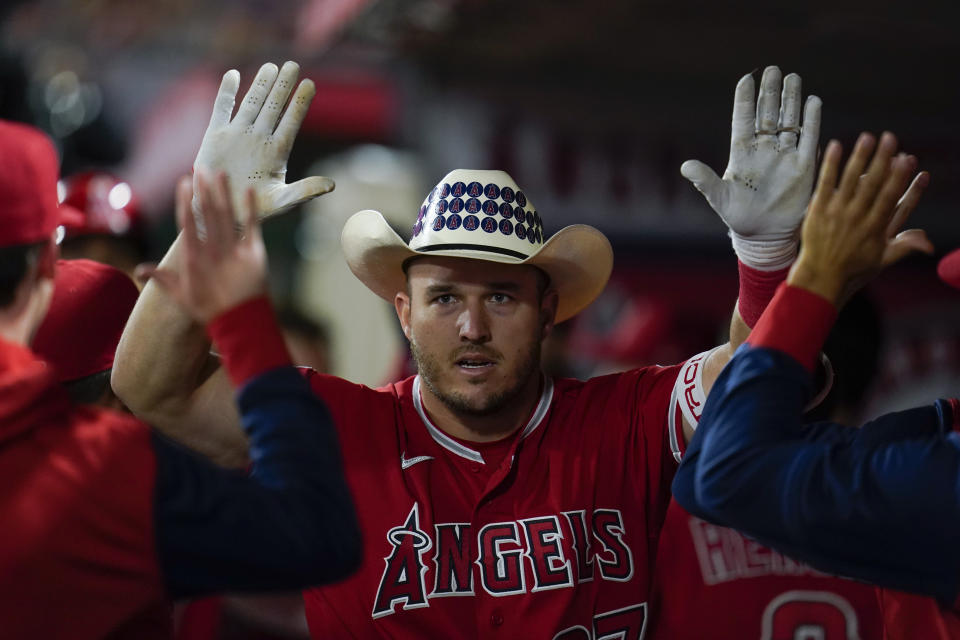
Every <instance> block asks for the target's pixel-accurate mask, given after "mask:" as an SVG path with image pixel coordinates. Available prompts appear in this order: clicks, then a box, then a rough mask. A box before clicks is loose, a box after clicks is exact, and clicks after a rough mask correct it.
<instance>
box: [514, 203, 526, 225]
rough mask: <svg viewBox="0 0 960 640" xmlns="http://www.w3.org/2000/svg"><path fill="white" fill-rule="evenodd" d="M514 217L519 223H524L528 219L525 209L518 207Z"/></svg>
mask: <svg viewBox="0 0 960 640" xmlns="http://www.w3.org/2000/svg"><path fill="white" fill-rule="evenodd" d="M517 201H518V202H519V198H518V199H517ZM513 215H514V217H515V218H516V219H517V222H523V221H524V220H525V219H526V215H527V214H526V213H524V211H523V209H521V208H520V207H516V208H515V209H514V210H513Z"/></svg>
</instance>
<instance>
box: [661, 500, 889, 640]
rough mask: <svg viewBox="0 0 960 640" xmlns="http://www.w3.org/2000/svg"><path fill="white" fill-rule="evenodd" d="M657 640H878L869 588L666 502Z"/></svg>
mask: <svg viewBox="0 0 960 640" xmlns="http://www.w3.org/2000/svg"><path fill="white" fill-rule="evenodd" d="M650 615H651V624H650V630H651V633H650V638H652V639H655V640H661V639H662V640H668V639H669V640H684V639H687V638H689V639H690V640H693V639H696V640H702V639H703V638H712V639H717V640H723V639H725V638H730V639H735V640H796V639H797V638H822V639H823V640H873V639H876V640H880V638H881V637H882V632H883V631H882V630H883V620H882V616H881V612H880V607H879V604H878V602H877V596H876V593H875V589H874V587H872V586H869V585H865V584H861V583H859V582H854V581H852V580H846V579H843V578H835V577H832V576H828V575H826V574H823V573H820V572H818V571H815V570H814V569H811V568H810V567H808V566H806V565H804V564H802V563H800V562H797V561H795V560H791V559H790V558H787V557H785V556H783V555H781V554H779V553H777V552H776V551H773V550H771V549H768V548H766V547H764V546H762V545H760V544H759V543H757V542H754V541H753V540H750V539H749V538H747V537H745V536H743V535H741V534H740V533H739V532H737V531H734V530H733V529H727V528H726V527H720V526H716V525H713V524H710V523H708V522H705V521H703V520H701V519H700V518H697V517H695V516H692V515H690V514H689V513H687V512H686V511H684V509H683V507H681V506H680V505H679V504H677V503H676V502H675V501H673V500H671V501H670V507H669V509H668V510H667V519H666V522H665V523H664V526H663V531H662V532H661V534H660V546H659V550H658V553H657V561H656V572H655V575H654V587H653V595H652V597H651V610H650Z"/></svg>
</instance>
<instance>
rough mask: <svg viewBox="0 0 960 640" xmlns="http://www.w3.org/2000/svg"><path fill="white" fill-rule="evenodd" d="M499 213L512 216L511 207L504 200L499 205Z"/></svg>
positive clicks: (506, 216) (508, 216)
mask: <svg viewBox="0 0 960 640" xmlns="http://www.w3.org/2000/svg"><path fill="white" fill-rule="evenodd" d="M500 215H502V216H503V217H504V218H512V217H513V207H511V206H510V205H508V204H507V203H506V202H504V203H503V204H502V205H500Z"/></svg>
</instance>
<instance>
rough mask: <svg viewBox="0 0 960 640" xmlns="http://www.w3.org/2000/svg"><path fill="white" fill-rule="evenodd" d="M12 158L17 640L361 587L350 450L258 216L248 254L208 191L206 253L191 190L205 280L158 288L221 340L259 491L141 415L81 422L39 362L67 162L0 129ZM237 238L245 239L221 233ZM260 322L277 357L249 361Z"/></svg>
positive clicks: (10, 334)
mask: <svg viewBox="0 0 960 640" xmlns="http://www.w3.org/2000/svg"><path fill="white" fill-rule="evenodd" d="M0 145H2V149H0V163H2V171H0V194H2V198H0V201H2V206H0V220H2V224H0V486H2V487H3V499H2V500H0V518H2V520H3V522H4V523H5V531H4V544H3V545H0V568H2V570H0V620H3V624H4V629H3V634H4V636H9V637H11V638H57V637H61V638H77V639H86V638H90V639H93V638H104V637H111V638H126V637H129V638H166V637H169V633H170V628H169V619H168V618H167V617H166V616H164V615H159V614H158V612H159V611H163V607H164V602H165V599H166V598H167V597H186V596H193V595H197V594H203V593H210V592H217V591H223V590H227V589H230V590H241V591H243V590H247V591H250V590H265V589H282V588H286V589H294V588H300V587H303V586H306V585H310V584H315V583H320V582H323V581H325V580H331V579H336V578H339V577H342V576H343V575H345V574H346V573H348V572H349V571H350V570H352V569H353V568H354V566H355V564H356V560H357V558H358V556H359V544H360V543H359V537H358V535H357V529H356V523H355V520H354V517H353V505H352V502H351V500H350V497H349V494H348V491H347V488H346V486H345V484H344V480H343V474H342V471H341V469H340V462H339V455H338V451H337V449H338V447H337V442H336V436H335V433H334V432H333V430H332V426H331V425H330V422H329V416H328V414H327V412H326V410H325V409H324V407H323V406H322V405H321V404H320V403H319V402H318V400H317V399H316V397H315V396H314V395H313V394H311V393H310V392H309V390H308V388H307V387H306V385H305V384H304V383H303V381H302V378H301V376H300V375H299V374H298V373H297V372H296V371H295V370H294V369H293V368H292V367H291V366H289V356H288V355H287V354H286V350H285V347H284V346H283V342H282V338H281V337H280V335H279V331H278V330H277V329H276V325H275V324H274V322H273V320H272V317H271V314H270V309H269V305H268V303H267V302H266V299H265V297H264V296H263V289H264V287H265V282H266V272H265V257H264V251H263V246H262V239H261V238H260V235H259V233H258V227H256V220H255V217H252V214H253V211H254V209H253V205H252V203H250V204H249V205H248V206H249V209H248V211H249V212H250V214H251V215H250V216H248V217H247V219H248V221H249V223H250V226H248V227H247V228H248V230H249V233H248V234H247V236H246V239H245V240H244V241H237V240H235V239H234V238H233V230H234V214H233V210H232V205H231V204H230V203H229V202H228V201H227V198H226V195H225V194H226V187H225V185H224V184H223V183H222V182H219V183H217V184H216V185H215V187H213V188H210V187H207V185H205V184H200V185H199V188H200V192H199V194H200V197H201V199H202V201H203V203H204V206H203V207H202V212H201V213H200V214H199V218H200V222H199V223H196V224H203V225H204V227H205V229H207V231H208V232H209V233H208V234H207V237H206V241H205V242H202V241H201V240H200V238H199V237H198V234H197V232H196V224H195V223H193V217H192V215H191V214H190V213H188V212H189V211H190V198H191V191H190V186H189V184H183V185H181V188H180V190H179V193H178V210H179V211H178V213H179V219H180V222H181V224H185V225H186V226H187V227H188V231H187V233H186V234H185V236H186V237H187V245H188V247H187V249H186V256H187V258H188V259H189V265H188V267H187V268H185V269H181V270H180V271H179V273H178V276H176V277H171V276H170V274H168V273H166V272H163V271H160V272H158V273H157V274H155V277H156V278H157V279H158V280H161V281H164V283H165V285H166V286H167V291H168V292H169V294H170V295H171V297H172V298H174V299H175V300H177V303H178V304H182V305H184V308H185V309H187V310H188V313H192V314H193V316H192V317H194V318H196V319H197V321H199V322H202V323H203V324H205V325H208V327H209V329H210V331H211V333H212V334H213V335H214V336H215V339H216V341H217V343H218V344H219V345H220V348H221V350H222V352H223V354H224V356H225V361H226V366H227V368H228V369H229V370H230V371H231V375H232V379H233V381H234V384H235V385H236V387H237V388H238V389H239V396H238V399H237V402H238V403H239V405H240V407H241V410H242V413H243V415H244V427H245V431H246V432H247V434H248V435H249V438H250V443H251V448H252V449H256V450H257V452H258V453H257V454H256V458H257V461H256V462H254V463H253V467H252V471H251V475H250V476H240V475H238V474H236V473H233V472H230V471H226V470H224V469H220V468H217V467H215V466H213V465H212V464H210V463H209V462H207V461H205V460H202V459H200V458H198V457H196V456H193V455H191V454H189V453H187V452H185V451H183V450H182V449H181V448H180V447H178V446H176V445H173V444H171V443H169V441H167V440H166V439H164V438H162V437H160V436H158V435H156V434H154V433H153V432H151V430H150V428H149V427H148V426H147V425H146V424H144V423H142V422H140V421H138V420H135V419H134V418H132V417H131V416H129V415H126V414H123V413H118V412H114V411H110V410H108V409H103V408H100V407H96V406H93V405H86V406H81V405H74V404H73V403H72V402H71V401H70V399H69V398H68V397H67V395H66V393H65V392H64V389H63V387H62V386H61V385H60V384H59V383H58V382H57V377H56V372H55V371H54V369H53V368H52V367H51V366H50V365H49V364H48V363H46V362H44V361H43V360H40V359H39V358H38V357H37V355H36V354H35V353H34V352H33V351H31V350H30V349H29V347H28V345H29V344H30V342H31V340H32V339H33V337H34V336H35V334H36V332H37V329H38V327H39V326H40V324H41V323H42V321H43V319H44V316H45V315H46V312H47V310H48V308H49V307H50V303H51V299H52V297H53V295H54V278H55V273H56V264H57V262H56V261H57V254H58V247H57V244H56V237H57V227H58V226H59V224H60V223H61V216H62V208H61V207H60V206H58V202H57V193H56V180H57V172H58V167H57V164H58V162H57V155H56V152H55V150H54V148H53V145H52V143H51V141H50V140H49V138H47V137H46V136H45V135H44V134H42V133H41V132H39V131H38V130H36V129H34V128H32V127H28V126H25V125H20V124H15V123H9V122H4V121H0ZM214 191H215V192H216V194H217V195H214V193H213V192H214ZM223 228H228V229H229V230H230V233H228V234H223V233H220V234H216V233H213V231H214V230H217V229H223ZM201 244H202V245H204V246H203V248H202V250H200V245H201ZM211 254H213V255H211ZM214 256H215V257H214ZM258 313H259V316H258V317H259V318H260V322H259V323H258V324H259V325H260V326H259V331H258V333H257V339H258V340H259V341H260V342H259V344H260V345H261V350H260V351H259V352H258V354H249V353H242V352H240V351H238V350H237V349H236V348H235V346H233V345H235V344H237V341H238V340H240V341H242V340H243V337H244V335H245V332H248V331H250V329H249V328H248V327H249V324H250V319H251V317H252V316H254V315H256V314H258ZM80 339H83V338H82V337H80ZM84 369H86V368H84ZM63 370H64V371H66V370H67V367H64V368H63ZM302 424H310V425H311V426H312V428H311V429H303V428H302ZM304 535H307V536H309V538H310V544H308V545H304V544H303V538H302V536H304ZM328 536H329V539H327V538H328ZM318 540H319V541H322V542H320V543H318V542H317V541H318Z"/></svg>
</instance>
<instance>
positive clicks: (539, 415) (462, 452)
mask: <svg viewBox="0 0 960 640" xmlns="http://www.w3.org/2000/svg"><path fill="white" fill-rule="evenodd" d="M552 401H553V379H552V378H546V377H545V379H544V382H543V392H542V393H541V394H540V402H538V403H537V408H536V410H535V411H534V412H533V415H532V416H530V420H529V421H528V422H527V424H526V426H525V427H524V428H523V431H522V432H521V433H520V437H521V438H526V437H527V436H529V435H530V434H531V433H533V432H534V431H535V430H536V429H537V427H539V426H540V423H541V422H543V418H544V417H545V416H546V415H547V411H548V410H549V409H550V403H551V402H552ZM413 406H414V408H415V409H416V410H417V413H418V414H419V415H420V419H421V420H422V421H423V424H424V426H425V427H426V428H427V433H429V434H430V437H431V438H433V439H434V440H435V441H436V443H437V444H439V445H440V446H441V447H443V448H444V449H446V450H447V451H449V452H450V453H455V454H457V455H458V456H460V457H461V458H466V459H467V460H470V461H472V462H479V463H480V464H485V462H484V461H483V456H482V455H480V452H479V451H476V450H475V449H471V448H470V447H466V446H464V445H462V444H460V443H459V442H457V441H456V440H454V439H453V438H451V437H450V436H448V435H447V434H445V433H444V432H443V431H441V430H440V429H439V428H438V427H437V426H436V425H434V424H433V422H431V420H430V418H429V417H428V416H427V412H426V411H424V409H423V400H422V399H421V397H420V376H419V375H418V376H417V377H416V378H414V379H413ZM510 463H511V464H513V460H512V459H511V461H510Z"/></svg>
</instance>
